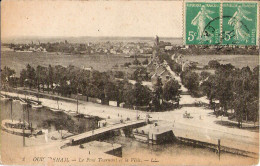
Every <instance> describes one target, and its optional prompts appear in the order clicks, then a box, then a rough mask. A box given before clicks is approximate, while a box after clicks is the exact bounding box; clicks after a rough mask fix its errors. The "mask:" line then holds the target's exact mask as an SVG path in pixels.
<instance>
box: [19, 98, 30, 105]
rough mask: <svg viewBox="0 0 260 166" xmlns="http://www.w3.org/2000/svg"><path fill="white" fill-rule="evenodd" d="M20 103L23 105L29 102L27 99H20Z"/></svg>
mask: <svg viewBox="0 0 260 166" xmlns="http://www.w3.org/2000/svg"><path fill="white" fill-rule="evenodd" d="M20 104H21V105H27V104H28V103H27V102H26V101H25V100H23V99H20Z"/></svg>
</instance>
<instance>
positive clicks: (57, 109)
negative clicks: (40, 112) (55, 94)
mask: <svg viewBox="0 0 260 166" xmlns="http://www.w3.org/2000/svg"><path fill="white" fill-rule="evenodd" d="M57 106H58V108H50V110H51V111H53V112H64V111H65V110H62V109H60V107H59V101H58V100H57Z"/></svg>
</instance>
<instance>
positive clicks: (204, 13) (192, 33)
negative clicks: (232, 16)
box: [185, 2, 220, 45]
mask: <svg viewBox="0 0 260 166" xmlns="http://www.w3.org/2000/svg"><path fill="white" fill-rule="evenodd" d="M219 18H220V3H205V2H187V3H186V18H185V20H186V21H185V22H186V26H185V28H186V32H185V36H186V37H185V38H186V44H195V45H196V44H197V45H202V44H218V43H219V42H220V19H219Z"/></svg>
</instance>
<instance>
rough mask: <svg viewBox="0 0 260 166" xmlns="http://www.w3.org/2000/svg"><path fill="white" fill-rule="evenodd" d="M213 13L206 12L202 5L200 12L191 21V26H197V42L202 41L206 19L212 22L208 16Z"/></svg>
mask: <svg viewBox="0 0 260 166" xmlns="http://www.w3.org/2000/svg"><path fill="white" fill-rule="evenodd" d="M213 13H214V12H213V11H211V10H207V9H206V7H205V6H204V5H202V7H201V10H200V11H199V13H198V14H197V16H196V17H195V18H194V19H193V20H192V21H191V24H192V25H194V26H197V28H198V37H197V40H201V39H202V35H203V31H204V28H205V26H206V19H207V18H208V19H210V20H213V18H212V17H210V16H209V14H213Z"/></svg>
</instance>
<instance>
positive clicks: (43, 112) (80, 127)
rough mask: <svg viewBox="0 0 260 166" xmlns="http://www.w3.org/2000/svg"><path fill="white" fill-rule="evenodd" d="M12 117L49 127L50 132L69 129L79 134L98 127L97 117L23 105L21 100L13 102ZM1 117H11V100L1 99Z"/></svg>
mask: <svg viewBox="0 0 260 166" xmlns="http://www.w3.org/2000/svg"><path fill="white" fill-rule="evenodd" d="M12 108H13V109H12V110H13V111H12V117H13V119H14V120H18V121H19V120H21V121H22V120H23V114H24V119H25V121H26V122H28V123H32V126H33V127H34V128H37V129H39V130H40V129H48V130H49V132H51V131H56V130H68V131H69V132H71V133H74V134H78V133H82V132H86V131H90V130H92V129H95V128H97V124H98V120H97V119H93V118H92V119H86V118H78V117H73V116H70V115H67V114H65V113H64V112H53V111H51V110H49V109H48V108H46V107H43V108H40V109H34V108H31V107H28V108H26V106H24V105H21V104H20V102H19V101H13V102H12ZM1 119H2V120H3V119H11V101H1Z"/></svg>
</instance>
